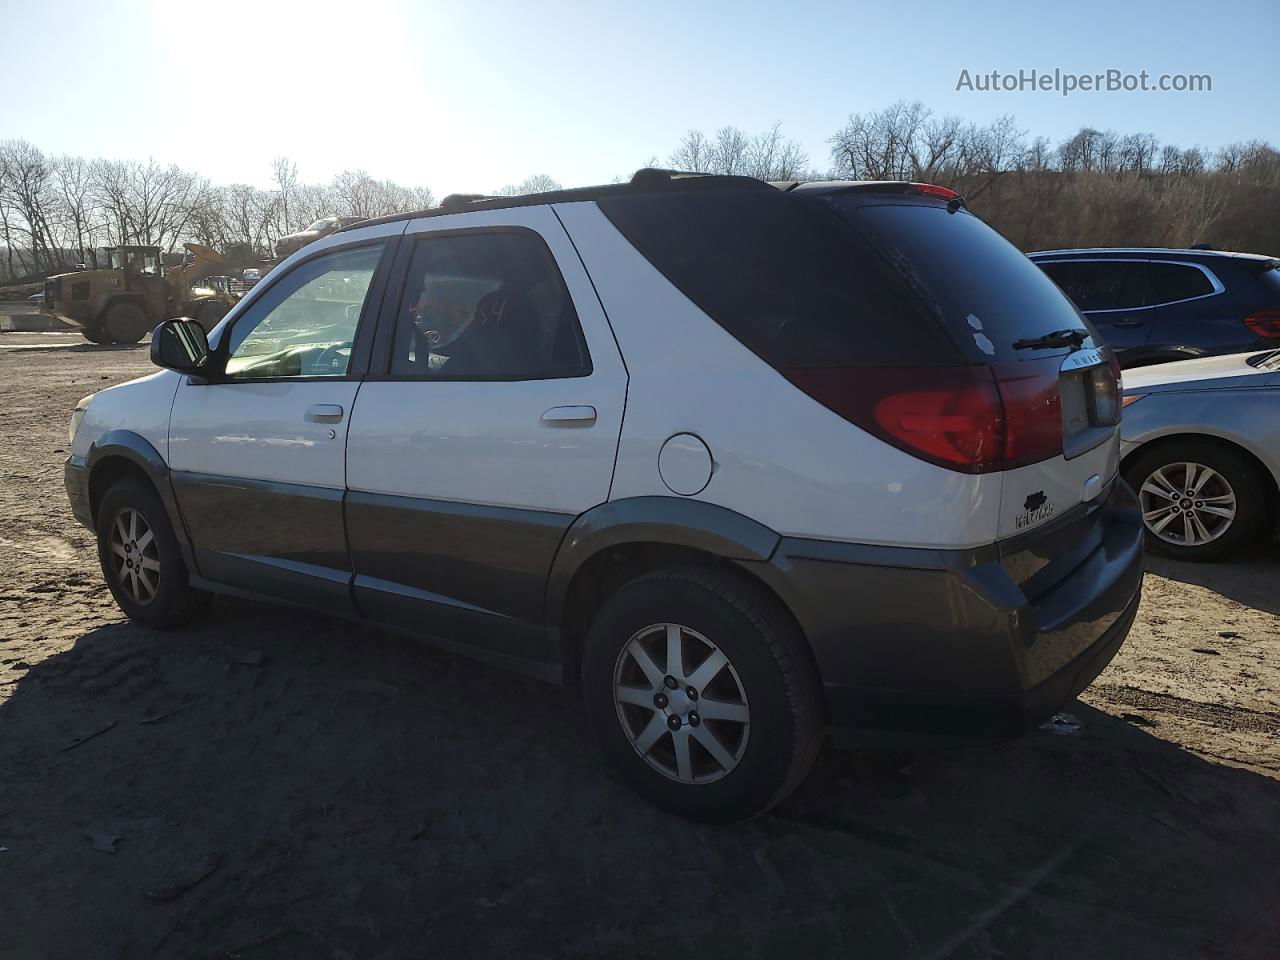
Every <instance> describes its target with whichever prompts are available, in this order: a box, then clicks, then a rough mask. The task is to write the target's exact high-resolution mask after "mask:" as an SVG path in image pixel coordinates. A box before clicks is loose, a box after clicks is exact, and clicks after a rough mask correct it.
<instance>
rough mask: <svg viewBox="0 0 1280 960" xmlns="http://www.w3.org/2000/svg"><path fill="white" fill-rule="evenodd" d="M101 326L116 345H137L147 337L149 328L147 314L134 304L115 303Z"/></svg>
mask: <svg viewBox="0 0 1280 960" xmlns="http://www.w3.org/2000/svg"><path fill="white" fill-rule="evenodd" d="M102 326H103V328H104V329H105V330H106V332H107V335H108V336H110V337H111V339H112V340H114V341H115V342H116V343H137V342H138V341H139V340H141V339H142V338H143V337H145V336H146V335H147V333H148V332H149V331H150V329H151V327H150V326H149V325H148V324H147V314H146V311H145V310H143V309H142V308H141V307H140V306H138V305H137V304H136V303H116V304H113V305H112V306H111V307H110V308H109V309H108V310H107V315H106V317H104V318H103V321H102Z"/></svg>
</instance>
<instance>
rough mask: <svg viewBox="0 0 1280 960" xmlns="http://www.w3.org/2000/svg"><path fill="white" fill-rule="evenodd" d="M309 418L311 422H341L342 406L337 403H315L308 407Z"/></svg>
mask: <svg viewBox="0 0 1280 960" xmlns="http://www.w3.org/2000/svg"><path fill="white" fill-rule="evenodd" d="M307 420H309V421H310V422H311V423H339V422H341V420H342V406H341V405H340V404H337V403H313V404H312V405H311V406H309V407H307Z"/></svg>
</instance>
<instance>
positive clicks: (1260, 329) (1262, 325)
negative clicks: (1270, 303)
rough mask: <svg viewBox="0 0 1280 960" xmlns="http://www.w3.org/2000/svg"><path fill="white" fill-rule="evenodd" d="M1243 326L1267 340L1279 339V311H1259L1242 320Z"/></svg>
mask: <svg viewBox="0 0 1280 960" xmlns="http://www.w3.org/2000/svg"><path fill="white" fill-rule="evenodd" d="M1244 325H1245V326H1246V327H1248V328H1249V329H1250V330H1252V331H1253V332H1254V333H1256V334H1257V335H1258V336H1260V337H1266V338H1267V339H1268V340H1275V339H1277V338H1280V310H1259V311H1258V312H1257V313H1251V314H1249V316H1247V317H1245V318H1244Z"/></svg>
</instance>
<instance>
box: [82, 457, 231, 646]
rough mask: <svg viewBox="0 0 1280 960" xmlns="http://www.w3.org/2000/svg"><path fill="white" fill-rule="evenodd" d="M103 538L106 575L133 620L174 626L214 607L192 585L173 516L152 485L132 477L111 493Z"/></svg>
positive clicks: (101, 517)
mask: <svg viewBox="0 0 1280 960" xmlns="http://www.w3.org/2000/svg"><path fill="white" fill-rule="evenodd" d="M97 534H98V562H99V563H100V564H101V566H102V575H103V577H104V578H105V579H106V581H107V586H108V587H109V588H110V590H111V595H112V596H113V597H115V601H116V603H117V604H118V605H119V607H120V609H121V610H122V611H123V612H124V614H125V616H127V617H128V618H129V619H130V620H136V621H138V622H139V623H144V624H146V625H147V626H149V627H173V626H177V625H178V624H180V623H184V622H186V621H187V620H190V619H191V618H192V617H194V616H196V615H197V614H198V613H200V612H202V611H203V610H204V608H205V607H206V606H208V603H209V600H210V595H209V594H208V593H206V592H204V591H203V590H196V589H194V588H192V587H191V585H190V583H189V580H188V575H187V566H186V564H185V563H184V562H183V560H182V550H181V548H180V547H179V546H178V539H177V537H175V536H174V533H173V527H172V526H171V525H170V524H169V515H168V513H167V512H166V511H165V509H164V504H162V503H161V502H160V498H159V497H158V496H157V495H156V492H155V491H154V490H153V489H152V488H151V487H150V486H149V485H147V484H145V483H143V482H142V481H140V480H137V479H135V478H126V479H124V480H120V481H118V482H117V483H115V484H114V485H113V486H112V487H111V488H110V489H108V490H107V492H106V493H105V494H104V495H103V497H102V502H101V503H100V504H99V505H98V517H97Z"/></svg>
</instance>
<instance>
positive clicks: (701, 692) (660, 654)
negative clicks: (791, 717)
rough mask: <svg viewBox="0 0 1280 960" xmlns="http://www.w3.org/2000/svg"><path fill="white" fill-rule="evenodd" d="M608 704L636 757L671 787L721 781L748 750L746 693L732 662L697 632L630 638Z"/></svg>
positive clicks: (669, 627)
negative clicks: (677, 783) (669, 781)
mask: <svg viewBox="0 0 1280 960" xmlns="http://www.w3.org/2000/svg"><path fill="white" fill-rule="evenodd" d="M660 664H661V666H660ZM613 699H614V705H615V706H616V707H617V711H618V720H619V721H620V722H621V724H622V729H623V732H624V733H626V735H627V738H628V739H629V740H630V742H631V745H632V746H633V747H634V748H635V751H636V753H638V754H639V755H640V756H641V757H643V758H644V760H645V762H646V763H648V764H649V766H651V767H653V768H654V769H655V770H657V771H658V772H659V773H661V774H663V775H664V776H666V777H669V778H670V779H672V780H677V781H680V782H682V783H711V782H714V781H716V780H719V779H720V778H721V777H723V776H725V775H726V774H728V773H729V772H730V771H732V770H733V769H734V768H735V767H736V766H737V765H738V763H739V761H740V760H741V759H742V755H743V752H744V751H745V750H746V747H747V736H748V734H749V732H750V711H749V709H748V706H747V694H746V690H745V689H744V688H743V686H742V681H741V679H739V677H738V672H737V671H736V670H735V669H734V667H733V664H732V663H730V662H729V658H728V657H727V656H726V655H725V654H724V652H723V651H722V650H721V649H720V648H719V647H717V646H716V645H715V644H714V643H712V642H711V641H710V640H708V639H707V638H706V637H704V636H703V635H702V634H700V633H698V632H697V631H696V630H691V629H690V628H688V627H685V626H681V625H680V624H675V623H655V624H651V625H650V626H647V627H645V628H644V629H642V630H640V631H638V632H637V633H635V634H634V635H633V636H632V637H631V639H630V640H628V641H627V643H626V645H625V646H624V647H623V648H622V652H621V653H619V654H618V660H617V663H616V664H615V666H614V671H613Z"/></svg>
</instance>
